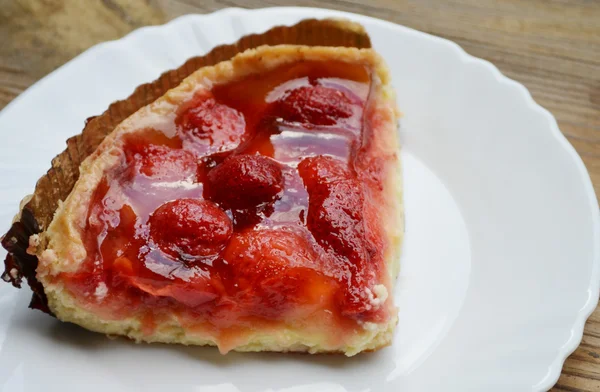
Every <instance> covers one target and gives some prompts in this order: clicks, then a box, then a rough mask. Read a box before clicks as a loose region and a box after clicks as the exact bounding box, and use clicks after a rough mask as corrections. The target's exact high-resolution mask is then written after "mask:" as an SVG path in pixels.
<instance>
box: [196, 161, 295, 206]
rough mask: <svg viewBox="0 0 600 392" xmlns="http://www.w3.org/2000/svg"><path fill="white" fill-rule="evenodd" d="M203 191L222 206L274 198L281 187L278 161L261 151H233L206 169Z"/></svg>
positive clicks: (254, 203) (281, 178) (253, 203)
mask: <svg viewBox="0 0 600 392" xmlns="http://www.w3.org/2000/svg"><path fill="white" fill-rule="evenodd" d="M205 185H206V188H205V195H206V196H207V197H208V198H209V199H211V200H213V201H215V202H217V203H221V204H222V205H223V206H224V207H225V208H232V209H246V208H252V207H256V206H258V205H260V204H262V203H267V202H270V201H273V200H274V199H275V198H276V196H277V194H278V193H279V192H281V190H282V189H283V174H282V172H281V167H280V165H279V164H278V163H277V162H275V161H273V160H272V159H269V158H267V157H264V156H262V155H234V156H231V157H229V158H227V159H226V160H225V161H224V162H223V163H222V164H220V165H219V166H217V167H216V168H214V169H213V170H211V171H210V173H208V178H207V181H206V183H205Z"/></svg>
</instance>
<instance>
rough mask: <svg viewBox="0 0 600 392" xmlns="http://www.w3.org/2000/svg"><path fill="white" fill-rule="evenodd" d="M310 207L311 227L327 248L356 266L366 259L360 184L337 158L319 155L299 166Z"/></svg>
mask: <svg viewBox="0 0 600 392" xmlns="http://www.w3.org/2000/svg"><path fill="white" fill-rule="evenodd" d="M298 172H299V173H300V176H301V177H302V179H303V181H304V185H305V186H306V189H307V192H308V195H309V207H308V216H307V223H306V225H307V227H308V229H309V230H310V231H311V233H312V234H313V236H314V237H315V239H316V240H317V242H319V243H320V244H321V245H322V246H323V247H324V248H325V249H330V250H332V251H333V252H334V253H335V254H337V255H338V256H342V257H345V258H347V259H348V260H350V261H353V262H354V263H358V262H360V261H361V260H364V259H365V257H366V254H365V252H366V244H365V235H364V227H363V221H362V209H363V202H364V199H363V195H362V191H361V188H362V187H361V184H360V182H359V181H358V180H357V179H356V178H355V177H354V176H353V175H352V174H351V173H350V171H349V170H348V169H347V168H346V167H345V164H344V163H343V162H341V161H339V160H337V159H335V158H331V157H326V156H317V157H313V158H306V159H304V160H303V161H302V162H301V163H300V165H299V166H298Z"/></svg>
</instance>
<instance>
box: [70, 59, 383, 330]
mask: <svg viewBox="0 0 600 392" xmlns="http://www.w3.org/2000/svg"><path fill="white" fill-rule="evenodd" d="M369 88H370V75H369V73H368V72H367V70H366V69H365V68H363V67H362V66H358V65H347V64H341V63H335V62H308V61H307V62H301V63H298V64H293V65H286V66H283V67H281V68H279V69H276V70H274V71H272V72H269V73H267V74H261V75H254V76H250V77H248V78H247V79H245V80H241V81H237V82H232V83H230V84H226V85H217V86H214V88H213V89H212V91H211V92H208V93H207V92H205V93H202V94H198V95H197V96H195V97H194V98H193V99H191V100H190V101H189V102H187V103H185V104H184V105H182V107H181V108H180V110H179V111H178V113H177V118H176V119H175V121H174V128H175V129H176V132H175V136H174V137H168V136H166V134H163V133H162V132H159V131H156V130H151V129H142V130H140V131H139V132H136V133H134V134H130V135H129V136H128V137H127V139H126V141H125V144H124V154H123V163H124V164H123V167H122V168H119V169H117V170H113V171H111V172H109V173H107V174H106V175H105V177H104V179H103V180H102V182H101V183H100V185H99V186H98V187H97V189H96V191H95V194H94V197H93V199H92V201H91V205H90V209H89V215H88V220H87V227H86V228H85V230H84V231H83V235H84V240H85V246H86V249H87V251H88V259H87V261H86V262H85V264H84V268H82V269H81V270H80V271H78V272H77V273H75V274H65V276H64V279H65V281H66V282H67V283H66V285H67V286H68V288H69V289H70V290H72V291H74V292H75V293H76V294H78V298H82V301H87V305H88V306H93V304H94V303H101V304H102V306H101V307H100V308H99V310H101V309H105V311H106V312H107V313H108V314H107V317H114V318H119V317H123V316H125V315H129V314H131V312H134V313H135V314H140V315H143V317H144V320H149V321H148V323H149V324H148V325H149V327H148V329H149V330H151V329H152V328H151V326H152V325H155V321H156V320H160V319H161V317H165V316H164V314H170V313H172V312H175V313H176V314H178V315H180V316H181V317H183V318H184V319H185V320H188V322H190V323H191V324H192V325H193V324H194V323H204V324H206V323H208V324H209V325H211V328H216V330H218V331H225V330H226V329H228V328H234V327H239V326H243V325H246V323H252V324H251V325H254V324H255V323H257V322H290V320H294V319H298V320H303V319H304V318H306V317H314V315H315V314H325V313H326V314H327V315H328V316H327V317H334V319H336V320H338V322H340V323H342V324H343V325H349V326H350V327H352V328H354V327H355V326H356V322H357V321H377V320H381V319H385V317H386V314H387V313H386V309H385V308H379V309H373V308H372V307H371V306H370V304H369V302H368V295H367V292H366V288H371V287H372V286H373V284H375V283H378V282H380V281H381V279H380V277H379V274H380V270H381V265H382V263H383V252H384V248H385V246H386V243H385V239H384V238H383V234H382V232H381V230H379V229H378V228H379V226H380V223H379V220H378V219H379V217H378V216H377V214H378V211H379V210H378V207H377V205H376V204H375V199H374V197H376V195H378V192H381V189H380V186H381V180H380V179H381V178H384V177H383V176H384V174H385V170H386V167H387V166H386V163H385V162H387V161H386V159H388V158H385V157H379V156H378V155H377V151H374V149H373V148H372V147H371V146H373V145H376V143H375V142H374V141H376V139H375V138H376V137H377V135H376V134H373V133H372V130H371V128H370V127H369V126H368V125H369V124H370V122H369V119H367V121H365V118H364V113H363V112H364V110H365V107H368V94H369ZM365 124H367V125H366V126H365ZM364 141H368V143H366V142H364ZM356 162H359V163H360V165H359V166H357V165H356ZM369 162H378V164H377V165H372V164H370V163H369ZM373 195H375V196H373ZM367 207H368V208H367ZM102 284H105V285H106V287H107V288H108V294H107V295H106V296H104V295H102V294H103V290H101V289H102ZM98 294H100V295H98ZM319 312H321V313H319ZM323 312H325V313H323ZM290 317H291V319H290ZM189 320H192V321H189ZM194 320H195V321H194ZM223 333H225V332H223Z"/></svg>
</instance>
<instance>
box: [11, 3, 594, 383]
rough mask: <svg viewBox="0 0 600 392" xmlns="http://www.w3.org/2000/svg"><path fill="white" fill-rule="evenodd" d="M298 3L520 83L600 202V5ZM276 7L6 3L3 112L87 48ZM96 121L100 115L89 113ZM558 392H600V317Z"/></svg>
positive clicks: (568, 364)
mask: <svg viewBox="0 0 600 392" xmlns="http://www.w3.org/2000/svg"><path fill="white" fill-rule="evenodd" d="M361 3H363V1H361V0H325V1H311V0H299V1H296V2H295V3H294V5H301V6H314V7H325V8H333V9H339V10H344V11H351V12H356V13H361V14H365V15H371V16H374V17H377V18H381V19H387V20H390V21H392V22H396V23H400V24H403V25H406V26H410V27H413V28H415V29H418V30H421V31H425V32H428V33H431V34H435V35H439V36H441V37H445V38H448V39H451V40H453V41H455V42H457V43H458V44H460V45H461V46H462V47H463V48H464V49H465V50H466V51H467V52H469V53H471V54H473V55H475V56H477V57H481V58H484V59H487V60H490V61H492V62H493V63H494V64H496V65H497V66H498V67H499V68H500V70H501V71H502V72H503V73H504V74H505V75H507V76H508V77H510V78H512V79H515V80H517V81H519V82H521V83H523V84H524V85H525V86H527V88H528V89H529V90H530V91H531V93H532V94H533V97H534V98H535V100H536V101H537V102H538V103H540V104H541V105H542V106H544V107H546V108H547V109H549V110H550V111H551V112H552V113H553V114H554V116H556V118H557V120H558V122H559V125H560V129H561V130H562V131H563V133H564V134H565V135H566V136H567V138H568V139H569V141H570V142H571V144H573V146H575V148H576V149H577V151H578V152H579V154H580V155H581V156H582V158H583V160H584V162H585V164H586V165H587V168H588V170H589V172H590V175H591V177H592V181H593V182H594V187H595V189H596V194H598V195H600V0H530V1H525V0H497V1H491V0H453V1H440V0H373V1H371V2H369V5H364V4H361ZM274 5H286V2H285V1H278V0H272V1H269V0H250V1H241V0H204V1H203V0H173V1H168V0H146V1H144V0H102V1H100V0H86V1H82V0H18V1H12V0H0V42H1V44H0V109H1V108H2V107H4V106H5V105H6V104H7V103H8V102H10V100H12V99H13V98H14V97H15V96H17V95H18V94H19V93H20V92H21V91H23V90H25V89H26V88H27V87H29V86H30V85H31V84H32V83H34V82H35V81H36V80H38V79H39V78H40V77H42V76H44V75H45V74H47V73H48V72H49V71H51V70H53V69H55V68H56V67H58V66H60V65H61V64H63V63H64V62H66V61H67V60H69V59H71V58H72V57H74V56H76V55H77V54H79V53H80V52H82V51H83V50H85V49H86V48H88V47H89V46H91V45H93V44H95V43H97V42H101V41H106V40H110V39H116V38H119V37H121V36H123V35H124V34H126V33H127V32H129V31H130V30H132V29H135V28H137V27H141V26H144V25H148V24H160V23H164V22H166V21H167V20H169V19H172V18H174V17H176V16H179V15H182V14H186V13H207V12H211V11H214V10H217V9H219V8H223V7H231V6H238V7H266V6H274ZM91 114H93V113H91ZM553 390H554V391H600V310H599V309H598V308H597V309H596V311H595V312H594V314H593V315H592V316H591V317H590V319H589V320H588V322H587V324H586V328H585V334H584V336H583V341H582V343H581V345H580V346H579V348H578V349H577V351H575V353H573V355H571V357H569V359H568V360H567V362H566V363H565V366H564V368H563V372H562V375H561V377H560V380H559V382H558V384H557V385H556V387H555V388H554V389H553Z"/></svg>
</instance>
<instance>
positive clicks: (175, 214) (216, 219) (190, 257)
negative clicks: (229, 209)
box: [149, 199, 233, 262]
mask: <svg viewBox="0 0 600 392" xmlns="http://www.w3.org/2000/svg"><path fill="white" fill-rule="evenodd" d="M149 226H150V236H151V238H152V240H153V241H154V242H155V243H156V244H157V245H158V246H159V248H160V249H161V250H162V251H163V252H165V253H167V254H169V255H171V256H173V257H176V258H179V259H181V260H183V261H186V262H190V261H194V260H197V259H202V258H207V257H214V256H217V255H218V254H219V253H220V252H221V251H222V250H223V249H224V248H225V246H226V244H227V241H228V240H229V237H231V233H232V231H233V227H232V224H231V220H230V219H229V217H228V216H227V215H226V214H225V212H224V211H223V210H221V209H220V208H219V206H217V205H216V204H214V203H212V202H210V201H206V200H197V199H177V200H174V201H170V202H167V203H165V204H163V205H161V206H160V207H158V208H157V209H156V210H155V211H154V212H153V213H152V215H151V216H150V219H149Z"/></svg>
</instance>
